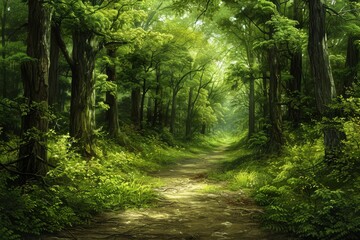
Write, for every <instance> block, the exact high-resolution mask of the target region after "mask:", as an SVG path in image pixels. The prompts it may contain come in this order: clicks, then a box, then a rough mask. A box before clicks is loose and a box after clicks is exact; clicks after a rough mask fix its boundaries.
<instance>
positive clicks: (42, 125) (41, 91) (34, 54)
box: [17, 0, 51, 183]
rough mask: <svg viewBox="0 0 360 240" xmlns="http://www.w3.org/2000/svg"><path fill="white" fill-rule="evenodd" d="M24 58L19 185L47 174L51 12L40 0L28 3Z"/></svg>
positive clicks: (32, 0)
mask: <svg viewBox="0 0 360 240" xmlns="http://www.w3.org/2000/svg"><path fill="white" fill-rule="evenodd" d="M28 11H29V15H28V38H27V54H28V56H29V57H30V58H31V60H29V61H27V62H24V63H23V64H22V66H21V72H22V80H23V85H24V97H25V101H26V105H27V107H28V110H27V111H26V112H25V113H24V115H23V117H22V140H23V143H22V145H21V147H20V151H19V157H20V161H19V162H18V166H17V167H18V170H19V172H20V173H21V178H20V181H21V183H24V182H26V181H27V180H29V179H31V178H34V176H43V175H45V174H46V172H47V149H46V133H47V131H48V115H47V114H48V112H47V111H48V78H49V65H50V61H49V58H50V28H51V8H50V7H49V6H48V5H47V3H45V2H43V1H40V0H29V1H28Z"/></svg>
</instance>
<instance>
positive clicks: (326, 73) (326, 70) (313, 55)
mask: <svg viewBox="0 0 360 240" xmlns="http://www.w3.org/2000/svg"><path fill="white" fill-rule="evenodd" d="M308 4H309V24H310V26H309V43H308V51H309V58H310V65H311V71H312V77H313V80H314V84H315V98H316V105H317V110H318V112H319V114H320V115H321V116H324V117H327V118H329V119H332V118H333V117H334V112H333V111H332V110H331V109H330V106H329V105H330V104H331V102H332V101H333V99H334V98H335V97H336V89H335V84H334V79H333V75H332V71H331V67H330V61H329V56H328V46H327V37H326V30H325V23H326V22H325V16H326V11H325V4H324V2H323V0H312V1H309V3H308ZM323 131H324V145H325V158H326V159H331V158H333V157H334V156H336V155H337V154H338V153H339V152H340V150H341V140H342V137H343V133H342V132H341V131H339V130H338V129H337V128H336V127H335V126H332V125H330V126H327V127H325V129H324V130H323Z"/></svg>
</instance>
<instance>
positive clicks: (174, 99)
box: [170, 89, 177, 134]
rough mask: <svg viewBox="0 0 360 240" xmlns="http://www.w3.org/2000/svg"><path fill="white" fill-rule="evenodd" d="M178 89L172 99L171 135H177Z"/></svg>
mask: <svg viewBox="0 0 360 240" xmlns="http://www.w3.org/2000/svg"><path fill="white" fill-rule="evenodd" d="M176 96H177V91H176V89H173V90H172V98H171V114H170V133H172V134H174V133H175V119H176Z"/></svg>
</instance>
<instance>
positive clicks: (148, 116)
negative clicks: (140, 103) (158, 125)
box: [146, 97, 153, 126]
mask: <svg viewBox="0 0 360 240" xmlns="http://www.w3.org/2000/svg"><path fill="white" fill-rule="evenodd" d="M152 116H153V115H152V100H151V99H150V97H149V98H148V99H147V110H146V122H147V124H148V126H150V125H151V123H152Z"/></svg>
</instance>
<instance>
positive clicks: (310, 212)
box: [209, 118, 360, 240]
mask: <svg viewBox="0 0 360 240" xmlns="http://www.w3.org/2000/svg"><path fill="white" fill-rule="evenodd" d="M359 123H360V122H359V121H358V118H356V119H353V121H345V122H343V126H344V130H345V131H346V135H347V139H346V141H344V145H343V152H342V154H341V155H340V156H341V157H340V158H338V159H333V160H332V162H330V163H329V162H328V161H325V160H324V145H323V141H322V134H321V133H322V132H321V130H322V126H321V124H311V125H308V126H306V125H303V126H302V129H299V130H298V131H296V132H291V133H287V138H288V139H287V142H288V145H287V146H285V148H284V150H283V152H282V154H281V155H266V154H263V153H262V152H261V151H259V150H258V149H254V147H253V144H254V141H250V142H246V141H241V144H239V145H237V146H236V147H235V148H231V150H230V151H229V153H228V158H227V160H226V161H224V162H223V165H222V168H220V169H219V170H217V171H214V172H212V173H210V174H209V178H210V179H213V180H218V181H225V182H226V183H227V187H228V188H229V189H231V190H238V189H242V190H245V191H247V192H248V193H249V194H250V195H252V196H253V197H254V198H255V200H256V201H257V203H258V204H259V205H261V206H262V207H263V208H264V214H263V215H261V219H262V220H263V223H264V225H265V226H266V227H267V228H269V229H271V230H274V231H278V232H283V233H288V234H290V235H295V236H297V237H300V238H301V239H314V240H316V239H321V240H322V239H323V240H325V239H326V240H351V239H360V157H359V156H360V147H359V144H358V142H360V141H359V140H360V134H359V131H358V130H359V126H360V124H359ZM256 139H257V141H258V140H259V141H260V142H261V138H258V137H257V136H256ZM263 140H264V139H263ZM265 140H266V139H265ZM265 140H264V141H265ZM260 142H257V144H259V145H262V144H261V143H260ZM264 146H265V145H264Z"/></svg>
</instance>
